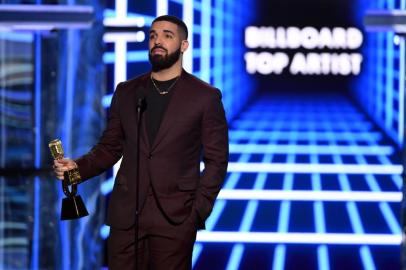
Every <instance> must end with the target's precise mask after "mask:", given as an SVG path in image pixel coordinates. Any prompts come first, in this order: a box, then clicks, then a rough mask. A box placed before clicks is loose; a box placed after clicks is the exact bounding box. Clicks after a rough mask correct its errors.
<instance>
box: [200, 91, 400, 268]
mask: <svg viewBox="0 0 406 270" xmlns="http://www.w3.org/2000/svg"><path fill="white" fill-rule="evenodd" d="M254 119H255V120H256V121H255V122H254V121H253V120H254ZM351 119H352V120H351ZM337 122H340V123H342V124H339V125H337ZM317 123H318V124H317ZM230 127H231V130H230V144H231V145H239V146H241V148H234V151H233V150H232V151H231V155H230V157H231V160H230V163H231V164H244V163H248V164H251V166H256V165H255V164H275V163H278V164H285V165H286V164H296V165H304V166H305V167H312V166H315V165H316V166H317V165H338V166H349V165H353V166H359V167H360V168H361V167H362V166H364V165H375V166H378V167H385V166H387V165H391V166H396V167H397V168H398V169H397V170H395V171H392V172H387V173H384V174H375V173H365V172H363V171H362V170H360V171H358V172H352V173H350V174H348V173H345V172H342V173H325V172H311V171H310V172H307V173H303V172H298V171H296V172H295V171H294V170H292V171H291V172H282V171H281V172H268V173H266V172H253V171H255V170H253V171H251V170H250V171H245V172H244V171H239V172H235V171H233V169H231V170H230V171H229V174H228V177H227V179H226V181H225V184H224V186H223V189H222V191H221V192H220V194H219V197H218V200H217V202H216V204H215V206H214V209H213V212H212V215H211V216H210V217H209V219H208V221H207V228H206V231H200V232H199V233H198V236H197V243H196V245H195V250H194V257H193V265H194V269H207V267H208V264H207V261H208V260H211V261H215V262H216V263H215V266H216V269H251V268H250V267H249V262H253V261H255V263H256V265H257V266H258V267H260V269H321V270H324V269H336V267H337V263H335V262H337V260H339V259H340V256H342V253H343V252H346V251H345V250H347V251H348V253H345V254H346V262H345V267H346V269H397V268H399V267H400V265H399V264H400V261H399V244H400V242H401V229H400V224H399V220H398V211H399V208H400V200H401V197H402V195H401V192H400V188H401V185H402V184H401V183H402V179H401V175H400V174H401V172H402V167H401V165H400V161H399V160H398V153H397V152H396V151H394V152H386V153H382V152H362V151H360V152H357V151H354V152H352V153H350V152H343V151H337V149H340V147H355V148H356V147H360V146H364V147H366V148H368V147H371V149H372V148H375V147H386V146H387V147H394V146H393V145H388V144H387V142H385V139H384V138H385V136H384V135H383V134H382V133H381V132H380V131H379V129H378V127H377V126H375V125H374V124H373V123H372V122H371V121H370V120H369V119H368V117H367V116H365V115H363V114H362V113H361V112H360V111H358V109H357V108H356V107H355V106H354V105H353V104H352V103H351V102H350V101H349V100H348V99H347V98H346V97H345V96H339V95H338V94H337V95H331V96H329V95H325V96H318V97H308V98H304V97H294V96H289V97H287V96H282V97H280V96H277V95H276V94H272V96H262V97H261V98H260V99H258V101H256V102H255V103H254V104H253V105H252V106H250V108H248V110H247V111H244V112H243V113H242V114H241V115H240V117H239V118H238V119H236V120H235V121H233V122H232V123H231V125H230ZM254 145H255V147H253V146H254ZM244 146H245V147H244ZM282 146H283V147H282ZM324 146H325V147H331V151H330V152H320V151H318V150H317V149H318V148H319V147H324ZM261 147H262V148H263V149H267V150H265V151H258V150H259V149H261ZM231 149H232V148H231ZM242 149H244V151H241V150H242ZM247 149H248V150H247ZM272 149H273V150H274V151H272ZM250 150H252V152H250ZM306 150H307V152H306ZM247 193H249V194H251V196H245V195H246V194H247ZM261 193H267V194H271V195H270V196H269V195H267V196H260V194H261ZM303 193H307V194H308V195H309V196H306V197H305V196H302V195H303ZM346 193H348V194H351V195H350V196H348V197H341V196H342V194H346ZM358 193H360V194H361V195H362V196H358V195H355V194H358ZM388 193H390V194H393V195H396V196H395V197H394V198H393V200H392V199H389V200H386V199H377V200H373V199H371V198H372V197H374V196H375V195H377V194H379V195H386V194H388ZM297 194H299V195H297ZM257 195H258V196H257ZM284 195H286V196H284ZM322 195H326V196H322ZM365 199H367V200H365ZM369 209H373V210H369ZM237 213H238V214H237ZM298 216H299V218H298ZM258 246H260V248H255V247H258ZM219 248H221V249H222V250H224V252H221V253H220V254H217V255H215V254H216V253H215V251H217V253H218V252H219ZM296 249H300V250H301V251H300V253H303V254H308V255H310V256H311V258H308V259H307V260H308V261H307V263H308V264H306V265H304V264H303V262H302V261H303V260H304V258H303V257H301V255H300V254H299V253H296V252H297V250H296ZM259 250H261V251H259ZM343 250H344V251H343ZM261 252H263V253H266V254H268V255H267V259H264V258H262V259H261V254H262V253H261ZM209 257H210V259H209ZM264 257H265V256H264ZM254 258H255V259H254ZM295 261H296V264H295V263H294V262H295ZM301 264H302V265H301ZM213 267H214V266H213Z"/></svg>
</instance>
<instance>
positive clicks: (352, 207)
mask: <svg viewBox="0 0 406 270" xmlns="http://www.w3.org/2000/svg"><path fill="white" fill-rule="evenodd" d="M333 159H334V163H336V164H342V163H343V162H342V160H341V157H340V156H338V155H333ZM339 183H340V187H341V190H342V191H350V190H351V186H350V183H349V181H348V178H347V175H345V174H340V175H339ZM346 206H347V212H348V215H349V217H350V222H351V226H352V229H353V231H354V233H355V234H364V233H365V232H364V228H363V226H362V223H361V218H360V216H359V213H358V209H357V206H356V204H355V202H347V204H346ZM360 255H361V261H362V263H363V266H364V269H369V270H370V269H375V268H374V264H373V259H372V254H371V252H370V249H369V247H368V246H362V247H361V248H360ZM371 266H372V268H371Z"/></svg>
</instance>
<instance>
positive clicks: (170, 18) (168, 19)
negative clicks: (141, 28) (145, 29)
mask: <svg viewBox="0 0 406 270" xmlns="http://www.w3.org/2000/svg"><path fill="white" fill-rule="evenodd" d="M162 21H164V22H171V23H174V24H176V25H177V26H178V30H180V31H179V32H180V34H183V35H184V36H185V38H184V39H187V37H188V30H187V26H186V24H185V23H184V22H183V21H182V20H181V19H179V18H178V17H176V16H172V15H162V16H159V17H156V18H155V19H154V20H153V21H152V24H154V23H155V22H162ZM152 24H151V25H152Z"/></svg>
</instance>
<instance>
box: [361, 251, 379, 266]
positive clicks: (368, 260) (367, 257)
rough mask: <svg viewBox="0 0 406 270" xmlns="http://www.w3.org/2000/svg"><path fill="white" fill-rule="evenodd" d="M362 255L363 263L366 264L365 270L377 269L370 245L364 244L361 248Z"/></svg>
mask: <svg viewBox="0 0 406 270" xmlns="http://www.w3.org/2000/svg"><path fill="white" fill-rule="evenodd" d="M360 255H361V259H362V263H363V265H364V269H365V270H375V269H376V268H375V264H374V261H373V259H372V254H371V250H370V249H369V247H368V246H362V247H361V248H360Z"/></svg>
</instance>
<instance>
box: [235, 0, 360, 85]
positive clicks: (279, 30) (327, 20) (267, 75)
mask: <svg viewBox="0 0 406 270" xmlns="http://www.w3.org/2000/svg"><path fill="white" fill-rule="evenodd" d="M353 6H354V4H353V3H351V2H349V1H338V0H331V1H325V0H324V1H322V0H312V1H300V0H273V1H262V3H261V5H260V11H259V14H258V15H259V16H257V20H256V22H255V24H253V25H249V26H247V27H246V28H245V33H244V43H245V47H246V49H247V51H246V53H245V55H244V59H243V61H244V62H245V68H246V72H247V73H248V74H250V76H252V77H253V78H255V79H257V80H258V81H259V82H260V86H261V87H260V89H262V90H263V91H269V90H271V91H278V90H283V91H286V90H300V91H309V90H314V91H324V92H325V91H335V90H338V91H345V89H348V86H349V83H350V82H351V81H352V80H353V79H354V78H355V77H357V76H358V75H359V74H360V73H361V72H362V66H363V65H362V64H363V55H362V53H361V50H362V46H363V43H364V33H363V27H362V26H360V25H358V23H357V21H355V19H354V18H353V14H354V10H353V8H354V7H353Z"/></svg>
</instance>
